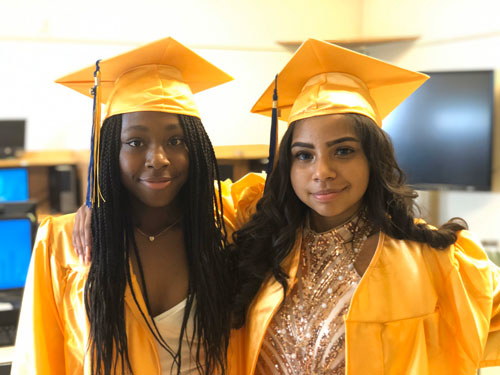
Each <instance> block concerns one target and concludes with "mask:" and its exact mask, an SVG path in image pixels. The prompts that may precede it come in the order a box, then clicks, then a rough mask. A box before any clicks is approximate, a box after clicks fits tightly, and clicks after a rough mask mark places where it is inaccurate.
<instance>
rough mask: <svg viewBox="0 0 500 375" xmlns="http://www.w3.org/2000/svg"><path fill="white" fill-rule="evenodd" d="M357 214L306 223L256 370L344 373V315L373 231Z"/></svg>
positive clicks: (276, 374)
mask: <svg viewBox="0 0 500 375" xmlns="http://www.w3.org/2000/svg"><path fill="white" fill-rule="evenodd" d="M359 220H361V221H363V220H362V219H360V217H359V216H357V217H356V218H354V219H353V220H351V221H350V222H348V223H347V224H344V225H342V226H340V227H337V228H334V229H331V230H329V231H327V232H324V233H316V232H314V231H313V230H312V229H310V228H308V226H306V228H305V229H304V236H303V242H302V247H301V255H300V256H301V260H300V266H299V269H298V271H297V272H298V273H297V283H296V284H295V286H294V287H293V288H292V290H291V292H290V294H289V295H288V296H287V298H286V300H285V303H284V305H283V306H282V307H281V308H280V309H279V310H278V312H277V313H276V314H275V315H274V317H273V319H272V321H271V323H270V325H269V327H268V328H267V332H266V335H265V337H264V341H263V344H262V348H261V351H260V355H259V359H258V362H257V368H256V372H255V373H256V374H257V375H292V374H293V375H303V374H318V375H321V374H329V375H335V374H344V373H345V356H344V337H345V327H344V320H343V316H344V314H346V313H347V311H348V309H349V304H350V301H351V298H352V296H353V294H354V291H355V290H356V287H357V285H358V283H359V281H360V279H361V278H360V276H359V275H358V273H357V272H356V270H355V268H354V261H355V259H356V256H357V253H358V251H359V250H358V249H359V248H360V246H361V245H362V243H363V242H364V240H366V237H367V234H368V233H367V231H369V229H367V228H366V225H364V226H360V225H359V224H360V222H359ZM357 224H358V225H357ZM360 228H361V229H360ZM363 228H364V229H363ZM360 231H361V232H362V233H360ZM358 234H359V235H358ZM353 236H354V238H353Z"/></svg>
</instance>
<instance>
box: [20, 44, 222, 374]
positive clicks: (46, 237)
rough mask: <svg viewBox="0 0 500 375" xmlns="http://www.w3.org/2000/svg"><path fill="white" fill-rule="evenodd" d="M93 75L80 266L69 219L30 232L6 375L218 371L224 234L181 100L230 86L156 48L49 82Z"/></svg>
mask: <svg viewBox="0 0 500 375" xmlns="http://www.w3.org/2000/svg"><path fill="white" fill-rule="evenodd" d="M179 56H181V57H182V58H180V57H179ZM190 66H196V67H197V71H196V72H191V71H190V69H191V68H190ZM94 70H96V75H97V80H96V81H97V83H96V87H94V92H93V95H94V97H95V100H96V102H95V104H94V106H95V108H100V102H99V96H101V97H102V100H103V101H105V102H106V109H107V113H106V115H105V120H104V122H103V125H102V127H100V126H99V121H96V122H95V123H94V126H95V127H96V130H95V133H94V134H95V135H94V137H93V143H94V144H95V145H96V148H95V149H94V150H95V151H94V152H93V154H92V155H93V158H94V159H93V160H94V161H95V164H92V162H91V165H92V167H93V170H91V172H90V173H89V175H90V177H93V178H91V180H90V183H89V186H90V189H89V191H90V193H91V194H90V195H89V202H90V203H91V204H92V206H93V209H92V218H91V231H92V236H91V237H92V249H93V255H92V258H93V259H92V263H91V264H90V265H82V264H81V262H80V261H79V259H78V257H77V256H76V253H75V250H74V247H73V246H72V243H71V231H72V228H73V224H74V220H75V215H74V214H72V215H65V216H61V217H57V218H52V217H49V218H47V219H46V220H45V221H44V222H42V223H41V225H40V228H39V230H38V236H37V241H36V244H35V248H34V252H33V259H32V264H31V267H30V271H29V276H28V280H27V283H26V289H25V294H24V299H23V304H22V310H21V317H20V324H19V329H18V334H17V340H16V349H15V357H14V363H13V368H12V374H16V375H17V374H34V373H37V374H96V375H101V374H102V375H111V374H113V375H114V374H148V375H149V374H204V375H205V374H206V375H209V374H215V373H217V374H224V373H226V370H225V367H226V348H227V345H228V339H229V331H230V328H229V327H230V325H229V322H230V306H229V303H230V296H229V294H228V285H229V281H228V280H229V279H228V277H229V274H228V273H227V272H226V269H227V265H226V260H225V259H224V258H223V252H222V250H223V248H224V244H225V242H226V238H225V237H226V231H225V223H224V218H223V216H222V215H223V210H222V202H221V201H222V197H221V194H220V193H219V192H218V191H220V190H221V189H220V187H219V189H218V190H217V189H216V188H215V187H214V181H218V180H219V176H218V169H217V164H216V160H215V154H214V151H213V148H212V145H211V143H210V140H209V138H208V136H207V134H206V132H205V130H204V128H203V125H202V123H201V120H200V119H199V113H198V111H197V109H196V105H195V104H194V101H193V97H192V96H193V95H192V92H196V91H200V90H203V89H206V88H209V87H211V86H214V85H217V84H221V83H224V82H226V81H229V80H230V79H231V77H229V76H228V75H226V74H225V73H224V72H222V71H220V70H219V69H217V68H216V67H215V66H213V65H211V64H210V63H208V62H206V61H205V60H203V59H202V58H201V57H199V56H198V55H196V54H195V53H194V52H192V51H190V50H189V49H187V48H186V47H184V46H182V45H181V44H179V43H178V42H176V41H175V40H173V39H171V38H167V39H163V40H160V41H157V42H154V43H151V44H149V45H146V46H144V47H141V48H139V49H136V50H133V51H130V52H127V53H125V54H123V55H120V56H117V57H115V58H111V59H108V60H104V61H101V62H99V63H98V66H97V68H94V67H89V68H86V69H83V70H81V71H79V72H76V73H74V74H71V75H68V76H66V77H63V78H61V79H60V80H58V82H59V83H62V84H64V85H67V86H69V87H71V88H74V89H75V90H78V91H80V92H82V93H87V92H88V88H89V87H90V86H92V84H91V82H92V83H93V81H94V78H93V74H92V73H93V72H94ZM95 118H96V119H99V118H100V116H99V113H97V114H96V116H95Z"/></svg>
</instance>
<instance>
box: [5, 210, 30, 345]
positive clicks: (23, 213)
mask: <svg viewBox="0 0 500 375" xmlns="http://www.w3.org/2000/svg"><path fill="white" fill-rule="evenodd" d="M36 229H37V219H36V204H35V203H34V202H29V201H28V202H6V203H0V238H1V239H2V241H0V346H5V345H13V344H14V338H15V330H16V327H17V320H18V316H19V309H20V307H21V299H22V292H23V288H24V284H25V282H26V276H27V273H28V268H29V264H30V259H31V251H32V247H33V242H34V237H35V232H36Z"/></svg>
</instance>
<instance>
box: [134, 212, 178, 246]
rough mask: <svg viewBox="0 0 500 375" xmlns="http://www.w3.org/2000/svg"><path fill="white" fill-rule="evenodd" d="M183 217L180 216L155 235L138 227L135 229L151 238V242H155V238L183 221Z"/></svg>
mask: <svg viewBox="0 0 500 375" xmlns="http://www.w3.org/2000/svg"><path fill="white" fill-rule="evenodd" d="M181 219H182V216H179V217H178V218H177V219H176V220H175V221H174V222H173V223H172V224H169V225H168V226H167V227H165V228H163V229H162V230H161V231H160V232H159V233H158V234H155V235H154V236H153V235H149V234H146V233H144V232H143V231H142V230H140V229H139V228H138V227H135V229H136V230H137V232H139V234H140V235H142V236H144V237H146V238H147V239H148V240H149V242H154V240H156V239H157V238H158V237H160V236H162V235H164V234H165V233H167V232H168V231H169V230H170V229H172V228H173V227H174V226H175V225H176V224H177V223H179V221H181Z"/></svg>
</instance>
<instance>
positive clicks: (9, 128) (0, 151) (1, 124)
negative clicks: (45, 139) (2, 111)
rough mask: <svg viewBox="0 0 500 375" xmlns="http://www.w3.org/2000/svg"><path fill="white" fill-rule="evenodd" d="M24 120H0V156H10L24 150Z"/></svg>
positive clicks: (14, 155)
mask: <svg viewBox="0 0 500 375" xmlns="http://www.w3.org/2000/svg"><path fill="white" fill-rule="evenodd" d="M25 131H26V120H0V158H12V157H16V156H18V155H19V154H20V153H21V152H22V151H24V143H25Z"/></svg>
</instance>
